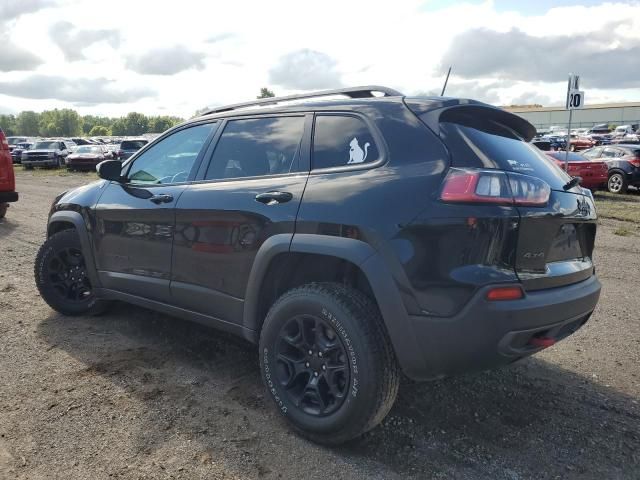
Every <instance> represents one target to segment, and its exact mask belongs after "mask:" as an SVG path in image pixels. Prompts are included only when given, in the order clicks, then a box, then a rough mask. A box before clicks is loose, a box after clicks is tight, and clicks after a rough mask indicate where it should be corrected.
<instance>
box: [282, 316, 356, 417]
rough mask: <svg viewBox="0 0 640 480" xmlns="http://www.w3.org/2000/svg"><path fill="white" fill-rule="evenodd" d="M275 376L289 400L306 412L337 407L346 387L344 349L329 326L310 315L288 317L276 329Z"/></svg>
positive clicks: (324, 412) (326, 412) (319, 412)
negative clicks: (277, 333) (288, 318)
mask: <svg viewBox="0 0 640 480" xmlns="http://www.w3.org/2000/svg"><path fill="white" fill-rule="evenodd" d="M275 354H276V360H277V365H276V369H275V375H276V378H277V380H278V381H279V382H280V385H282V387H284V389H285V391H286V392H287V394H288V395H289V397H290V399H291V401H292V403H293V404H294V405H296V406H297V407H298V408H300V409H301V410H302V411H304V412H305V413H307V414H309V415H314V416H326V415H330V414H332V413H333V412H335V411H336V410H338V409H339V408H340V406H341V405H342V404H343V402H344V400H345V398H346V396H347V391H348V388H349V378H350V371H349V363H348V360H347V352H346V350H345V347H344V345H343V343H342V341H341V340H340V338H339V337H338V334H337V333H336V331H335V330H334V329H333V327H332V326H331V325H330V324H329V323H328V322H327V321H326V320H324V319H322V318H319V317H316V316H314V315H299V316H296V317H293V318H291V319H290V320H289V321H288V322H286V323H285V324H284V326H283V327H282V329H281V330H280V334H279V339H278V343H277V346H276V351H275Z"/></svg>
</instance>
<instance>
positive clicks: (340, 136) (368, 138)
mask: <svg viewBox="0 0 640 480" xmlns="http://www.w3.org/2000/svg"><path fill="white" fill-rule="evenodd" d="M379 157H380V152H379V150H378V147H377V146H376V143H375V141H374V140H373V135H372V134H371V132H370V131H369V128H368V127H367V125H366V124H365V123H364V121H362V120H361V119H360V118H357V117H352V116H346V115H318V116H317V117H316V123H315V128H314V133H313V168H314V169H318V168H331V167H344V166H346V165H357V164H359V163H371V162H375V161H376V160H378V158H379Z"/></svg>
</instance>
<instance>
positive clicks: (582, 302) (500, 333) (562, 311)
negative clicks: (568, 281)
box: [396, 275, 601, 380]
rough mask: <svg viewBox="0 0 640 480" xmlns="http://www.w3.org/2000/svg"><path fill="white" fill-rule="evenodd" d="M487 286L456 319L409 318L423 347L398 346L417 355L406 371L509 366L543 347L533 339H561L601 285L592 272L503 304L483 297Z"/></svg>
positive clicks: (432, 373) (588, 309)
mask: <svg viewBox="0 0 640 480" xmlns="http://www.w3.org/2000/svg"><path fill="white" fill-rule="evenodd" d="M489 288H491V287H486V288H485V289H483V290H481V291H479V292H478V293H477V294H476V295H475V296H474V297H473V299H472V300H471V301H470V302H469V303H468V304H467V305H466V307H464V308H463V310H462V311H461V312H460V313H458V314H457V315H455V316H454V317H449V318H441V317H426V316H411V317H410V321H411V326H412V330H413V334H414V335H415V338H416V340H417V344H418V346H419V349H418V351H415V350H414V351H413V352H412V351H411V350H402V349H401V348H398V346H396V353H397V354H398V357H406V356H413V358H404V359H402V358H401V363H407V364H411V365H413V367H414V368H412V369H411V371H410V372H405V373H407V375H408V376H410V377H411V378H414V379H416V380H428V379H434V378H439V377H444V376H449V375H455V374H458V373H463V372H467V371H472V370H484V369H487V368H492V367H496V366H500V365H505V364H508V363H511V362H514V361H515V360H518V359H520V358H522V357H525V356H527V355H531V354H533V353H536V352H538V351H540V350H542V348H544V347H539V346H534V345H532V344H530V343H529V342H530V341H531V339H532V338H533V337H544V338H552V339H554V340H556V341H557V340H561V339H562V338H565V337H567V336H568V335H570V334H572V333H573V332H575V331H576V330H577V329H578V328H580V327H581V326H582V325H583V324H584V323H585V322H586V321H587V320H588V319H589V317H590V316H591V313H592V312H593V310H594V308H595V306H596V304H597V302H598V298H599V296H600V288H601V287H600V282H599V281H598V279H597V278H596V277H595V275H594V276H591V277H590V278H589V279H588V280H584V281H582V282H580V283H576V284H574V285H569V286H565V287H558V288H552V289H546V290H538V291H534V292H527V294H526V296H525V298H523V299H521V300H511V301H499V302H489V301H487V300H485V294H486V290H488V289H489ZM403 360H404V361H403ZM420 365H421V366H422V367H421V368H419V366H420Z"/></svg>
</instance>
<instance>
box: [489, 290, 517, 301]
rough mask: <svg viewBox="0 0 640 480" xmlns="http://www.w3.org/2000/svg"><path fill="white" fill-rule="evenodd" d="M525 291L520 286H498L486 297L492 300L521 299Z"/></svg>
mask: <svg viewBox="0 0 640 480" xmlns="http://www.w3.org/2000/svg"><path fill="white" fill-rule="evenodd" d="M521 298H524V292H523V291H522V288H520V287H496V288H492V289H491V290H489V291H488V292H487V295H486V299H487V300H490V301H492V302H494V301H500V300H520V299H521Z"/></svg>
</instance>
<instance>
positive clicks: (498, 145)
mask: <svg viewBox="0 0 640 480" xmlns="http://www.w3.org/2000/svg"><path fill="white" fill-rule="evenodd" d="M440 130H441V137H442V140H443V141H444V143H445V144H446V145H447V147H448V148H449V151H450V153H451V163H452V166H454V167H463V168H464V167H470V168H486V169H499V170H505V171H510V172H517V173H521V174H524V175H531V176H533V177H538V178H540V179H542V180H544V181H545V182H547V183H548V184H549V186H550V187H551V188H553V189H561V188H562V186H563V185H565V184H566V183H567V176H566V174H565V173H564V172H563V171H562V170H560V169H559V168H558V167H557V166H556V165H555V164H554V163H553V162H549V160H548V159H547V158H545V154H544V153H542V152H541V151H540V150H539V149H537V148H536V147H535V146H533V145H531V144H529V143H527V142H525V141H524V140H523V139H522V138H521V137H520V136H518V134H517V133H516V132H515V131H514V130H512V129H511V128H510V127H509V126H507V125H503V124H501V123H498V122H496V121H494V120H492V119H485V118H483V117H482V116H481V115H477V114H476V115H469V116H462V115H458V116H456V123H453V122H441V123H440Z"/></svg>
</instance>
